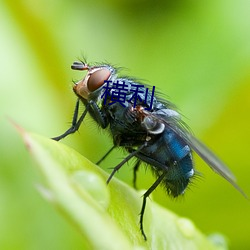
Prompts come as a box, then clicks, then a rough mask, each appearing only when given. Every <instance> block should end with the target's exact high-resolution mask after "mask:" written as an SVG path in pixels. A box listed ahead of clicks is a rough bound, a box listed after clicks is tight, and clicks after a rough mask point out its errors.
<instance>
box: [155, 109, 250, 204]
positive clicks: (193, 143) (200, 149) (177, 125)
mask: <svg viewBox="0 0 250 250" xmlns="http://www.w3.org/2000/svg"><path fill="white" fill-rule="evenodd" d="M167 113H169V112H167ZM153 116H154V117H155V119H158V120H159V122H162V123H163V124H164V125H165V126H166V127H169V128H170V129H171V130H173V131H174V132H175V133H176V134H177V135H178V136H179V137H180V138H181V139H182V140H184V141H185V142H186V143H187V144H188V145H189V146H190V148H192V149H193V150H194V151H195V152H196V153H197V154H198V155H199V156H200V157H201V158H202V159H203V160H204V161H205V162H206V163H207V164H208V165H209V166H210V167H211V168H212V169H213V170H214V171H215V172H216V173H218V174H219V175H221V176H222V177H223V178H224V179H226V180H227V181H228V182H229V183H231V184H232V185H233V186H234V187H235V188H236V189H237V190H238V191H239V192H240V193H241V194H242V195H243V196H245V197H246V198H247V199H248V197H247V195H246V194H245V193H244V192H243V191H242V189H241V188H240V187H239V186H238V185H237V184H236V178H235V176H234V175H233V173H232V172H231V171H230V170H229V169H228V167H227V166H226V165H225V164H224V163H223V162H222V161H221V160H220V159H219V158H218V157H217V156H216V155H215V154H214V153H213V152H212V151H211V150H210V149H208V148H207V147H206V146H205V145H204V144H203V143H202V142H200V141H199V140H198V139H197V138H195V137H194V136H193V135H192V134H191V133H190V132H189V131H188V129H187V128H186V127H185V124H183V123H182V121H181V120H180V118H179V117H177V116H175V115H174V116H171V115H169V114H167V115H166V116H164V115H162V113H161V114H157V112H156V113H155V114H153Z"/></svg>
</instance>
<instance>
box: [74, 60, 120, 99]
mask: <svg viewBox="0 0 250 250" xmlns="http://www.w3.org/2000/svg"><path fill="white" fill-rule="evenodd" d="M71 69H74V70H87V71H88V72H87V74H86V76H85V77H84V78H83V79H82V80H80V81H79V82H77V83H76V84H75V86H74V87H73V90H74V92H75V94H76V95H77V96H78V97H80V98H81V99H85V100H89V99H95V98H97V97H98V93H100V90H101V88H102V87H103V85H104V84H105V81H107V80H110V79H111V78H113V77H115V69H114V68H113V67H111V66H110V65H99V66H89V65H88V64H86V63H84V62H74V63H73V64H72V65H71ZM95 93H97V94H96V95H95ZM90 96H91V98H90Z"/></svg>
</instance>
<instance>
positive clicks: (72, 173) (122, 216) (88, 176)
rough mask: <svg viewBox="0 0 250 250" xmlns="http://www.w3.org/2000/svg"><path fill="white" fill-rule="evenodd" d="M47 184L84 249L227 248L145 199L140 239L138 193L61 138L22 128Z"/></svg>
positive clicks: (47, 191) (49, 194)
mask: <svg viewBox="0 0 250 250" xmlns="http://www.w3.org/2000/svg"><path fill="white" fill-rule="evenodd" d="M19 130H20V131H21V134H22V137H23V139H24V142H25V144H26V145H27V148H28V150H29V152H30V154H31V155H32V156H33V158H34V159H35V161H36V162H37V163H38V164H37V166H38V167H39V170H40V171H41V173H42V174H43V176H44V182H45V185H46V187H44V186H43V185H39V186H38V188H39V191H40V192H41V193H42V194H43V196H44V197H45V198H46V199H47V200H48V201H49V202H51V203H52V204H54V205H55V207H56V208H58V210H59V211H60V212H62V214H63V215H64V216H65V217H66V218H67V219H68V220H69V221H70V222H71V223H72V224H73V225H74V226H75V227H76V228H77V229H78V230H79V231H80V232H81V234H82V236H83V238H84V242H85V245H84V246H83V249H102V250H103V249H108V250H112V249H116V250H117V249H119V250H121V249H124V250H128V249H171V250H173V249H226V246H225V244H222V245H220V244H219V245H215V244H213V243H212V242H211V241H210V240H208V238H207V237H206V236H205V235H203V234H202V233H201V232H200V231H199V230H198V229H197V228H196V227H195V225H194V224H193V223H192V222H191V221H190V220H189V219H186V218H181V217H179V216H177V215H176V214H174V213H172V212H170V211H168V210H166V209H165V208H162V207H160V206H159V205H157V204H156V203H155V202H154V201H152V199H148V201H147V206H146V212H145V217H144V229H145V233H146V235H147V238H148V240H147V241H144V239H143V237H142V235H141V232H140V229H139V212H140V209H141V203H142V199H141V196H142V194H143V192H138V191H136V190H134V189H132V188H131V187H129V186H128V185H127V184H124V183H122V182H121V181H119V180H117V179H116V178H115V177H114V178H112V180H111V182H110V184H109V185H106V180H107V178H108V174H107V173H106V172H104V171H103V170H102V169H100V168H99V167H98V166H96V165H95V164H93V163H91V162H90V161H88V160H87V159H86V158H84V157H83V156H82V155H80V154H79V153H77V152H76V151H75V150H73V149H71V148H69V147H67V146H65V145H63V144H62V143H60V142H56V141H53V140H51V139H48V138H44V137H42V136H39V135H35V134H31V133H28V132H25V131H23V130H21V129H20V128H19Z"/></svg>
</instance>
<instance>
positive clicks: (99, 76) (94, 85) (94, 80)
mask: <svg viewBox="0 0 250 250" xmlns="http://www.w3.org/2000/svg"><path fill="white" fill-rule="evenodd" d="M110 74H111V73H110V71H109V70H108V69H100V70H97V71H95V72H94V73H92V74H91V75H90V77H89V79H88V83H87V85H88V90H89V91H90V92H93V91H95V90H97V89H98V88H100V87H101V86H102V85H103V84H104V81H106V80H108V78H109V77H110Z"/></svg>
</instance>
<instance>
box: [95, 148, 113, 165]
mask: <svg viewBox="0 0 250 250" xmlns="http://www.w3.org/2000/svg"><path fill="white" fill-rule="evenodd" d="M114 148H115V145H114V146H113V147H112V148H111V149H110V150H109V151H108V152H107V153H106V154H105V155H104V156H103V157H102V158H101V159H100V160H99V161H98V162H97V163H96V165H99V164H100V163H101V162H102V161H103V160H104V159H105V158H106V157H107V156H108V155H109V154H110V153H111V152H112V151H113V149H114Z"/></svg>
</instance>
